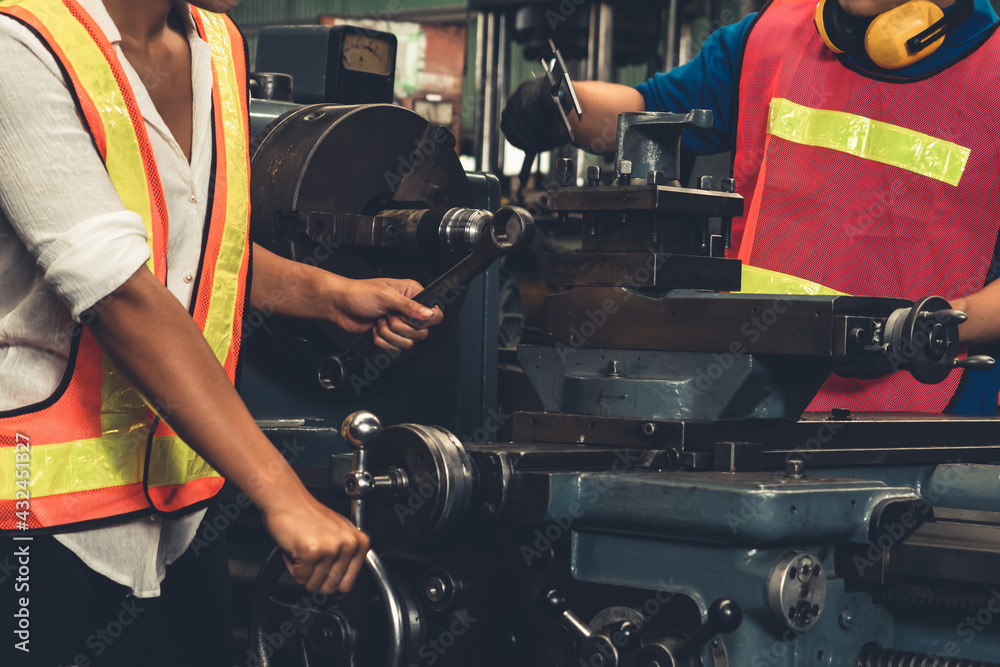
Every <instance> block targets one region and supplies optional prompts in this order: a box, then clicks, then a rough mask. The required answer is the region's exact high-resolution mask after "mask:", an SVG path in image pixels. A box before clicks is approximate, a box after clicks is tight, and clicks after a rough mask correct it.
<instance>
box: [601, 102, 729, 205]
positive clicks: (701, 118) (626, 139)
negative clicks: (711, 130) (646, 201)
mask: <svg viewBox="0 0 1000 667" xmlns="http://www.w3.org/2000/svg"><path fill="white" fill-rule="evenodd" d="M711 126H712V112H711V111H710V110H707V109H694V110H692V111H689V112H688V113H686V114H679V113H676V114H675V113H657V112H648V111H635V112H627V113H621V114H618V134H617V139H616V144H615V145H616V146H617V151H616V153H615V162H616V163H618V162H619V161H620V160H625V159H628V160H631V162H632V174H633V176H634V177H635V176H637V177H639V178H642V179H643V180H645V178H646V174H648V173H649V172H651V171H662V172H663V173H664V174H665V176H666V178H667V180H668V181H672V182H673V184H674V185H676V186H678V187H679V186H680V182H679V181H678V179H679V178H680V136H681V132H682V131H683V130H684V129H686V128H689V127H690V128H705V127H711ZM620 175H621V174H619V176H620Z"/></svg>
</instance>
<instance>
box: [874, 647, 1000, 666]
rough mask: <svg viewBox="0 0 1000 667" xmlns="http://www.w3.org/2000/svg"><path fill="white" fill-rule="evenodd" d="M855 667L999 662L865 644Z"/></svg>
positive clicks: (974, 664)
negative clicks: (949, 656)
mask: <svg viewBox="0 0 1000 667" xmlns="http://www.w3.org/2000/svg"><path fill="white" fill-rule="evenodd" d="M856 666H857V667H1000V662H983V661H982V660H966V659H964V658H947V657H942V656H940V655H931V654H929V653H912V652H910V651H897V650H894V649H885V648H882V647H881V646H879V645H878V644H867V645H866V646H865V647H864V648H863V649H862V650H861V655H859V656H858V661H857V663H856Z"/></svg>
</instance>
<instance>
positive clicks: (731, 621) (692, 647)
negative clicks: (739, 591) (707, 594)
mask: <svg viewBox="0 0 1000 667" xmlns="http://www.w3.org/2000/svg"><path fill="white" fill-rule="evenodd" d="M742 622H743V610H742V609H740V606H739V605H738V604H736V603H735V602H734V601H732V600H727V599H725V598H722V599H719V600H716V601H715V602H713V603H712V605H711V606H710V607H709V608H708V619H707V620H706V621H705V622H704V623H702V624H701V626H699V628H698V629H697V630H695V631H694V634H693V635H691V636H690V637H688V638H687V639H685V640H684V641H683V642H682V643H681V644H680V645H679V646H678V647H677V650H676V651H674V658H675V659H676V660H678V661H683V660H687V659H688V658H691V657H694V655H695V654H697V653H698V651H700V650H701V647H702V646H704V645H705V644H707V643H708V642H709V640H711V639H712V637H714V636H715V635H718V634H724V633H727V632H732V631H733V630H735V629H736V628H738V627H740V623H742Z"/></svg>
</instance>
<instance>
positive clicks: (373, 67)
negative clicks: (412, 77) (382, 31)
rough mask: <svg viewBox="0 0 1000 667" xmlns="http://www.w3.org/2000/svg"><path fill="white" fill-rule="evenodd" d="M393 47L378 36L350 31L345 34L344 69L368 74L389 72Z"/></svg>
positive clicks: (384, 74)
mask: <svg viewBox="0 0 1000 667" xmlns="http://www.w3.org/2000/svg"><path fill="white" fill-rule="evenodd" d="M391 51H392V49H391V48H390V46H389V43H388V42H387V41H385V40H383V39H378V38H377V37H370V36H367V35H359V34H357V33H348V34H346V35H344V69H348V70H352V71H355V72H366V73H368V74H379V75H382V76H386V75H388V74H389V69H390V60H389V59H390V58H391V57H392V53H391Z"/></svg>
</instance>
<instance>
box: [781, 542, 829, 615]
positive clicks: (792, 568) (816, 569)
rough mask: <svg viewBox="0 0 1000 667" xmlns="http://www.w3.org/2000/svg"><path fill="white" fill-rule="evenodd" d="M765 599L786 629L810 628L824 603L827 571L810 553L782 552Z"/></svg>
mask: <svg viewBox="0 0 1000 667" xmlns="http://www.w3.org/2000/svg"><path fill="white" fill-rule="evenodd" d="M767 601H768V605H770V607H771V613H772V614H773V615H774V618H775V619H776V620H778V621H780V622H781V623H783V624H784V625H785V626H786V627H787V628H788V629H789V630H793V631H795V632H805V631H807V630H809V628H811V627H812V626H813V625H815V624H816V622H817V620H818V619H819V616H820V614H822V613H823V609H824V607H825V606H826V572H825V570H824V569H823V565H822V563H820V561H819V559H818V558H816V557H815V556H813V555H812V554H809V553H802V552H799V551H791V552H789V553H787V554H785V555H784V556H783V557H782V558H781V559H780V560H779V561H778V562H777V563H775V565H774V569H773V570H772V571H771V576H770V578H769V579H768V582H767Z"/></svg>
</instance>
